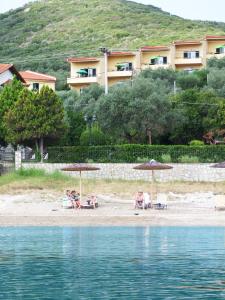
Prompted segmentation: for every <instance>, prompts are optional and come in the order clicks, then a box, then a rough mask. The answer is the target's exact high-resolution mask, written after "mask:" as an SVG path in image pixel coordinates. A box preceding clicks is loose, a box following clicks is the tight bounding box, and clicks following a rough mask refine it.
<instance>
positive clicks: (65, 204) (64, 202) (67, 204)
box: [62, 198, 74, 209]
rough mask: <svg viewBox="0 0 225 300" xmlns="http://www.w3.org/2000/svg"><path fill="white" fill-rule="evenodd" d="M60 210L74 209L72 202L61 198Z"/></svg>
mask: <svg viewBox="0 0 225 300" xmlns="http://www.w3.org/2000/svg"><path fill="white" fill-rule="evenodd" d="M62 208H65V209H71V208H74V207H73V203H72V201H71V200H70V199H68V198H63V199H62Z"/></svg>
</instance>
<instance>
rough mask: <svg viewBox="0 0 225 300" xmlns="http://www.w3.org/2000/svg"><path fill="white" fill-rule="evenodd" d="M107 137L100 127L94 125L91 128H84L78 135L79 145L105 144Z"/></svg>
mask: <svg viewBox="0 0 225 300" xmlns="http://www.w3.org/2000/svg"><path fill="white" fill-rule="evenodd" d="M106 144H107V139H106V136H105V135H104V133H103V132H102V131H101V129H99V128H97V127H94V128H91V130H89V129H86V130H85V131H83V133H82V134H81V136H80V145H81V146H89V145H91V146H97V145H106Z"/></svg>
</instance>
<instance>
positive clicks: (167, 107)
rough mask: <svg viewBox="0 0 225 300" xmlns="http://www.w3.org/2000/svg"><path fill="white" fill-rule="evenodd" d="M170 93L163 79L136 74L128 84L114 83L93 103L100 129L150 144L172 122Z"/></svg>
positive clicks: (130, 140) (122, 137)
mask: <svg viewBox="0 0 225 300" xmlns="http://www.w3.org/2000/svg"><path fill="white" fill-rule="evenodd" d="M170 92H171V87H169V86H168V84H167V82H164V81H162V80H160V79H158V80H153V79H151V78H143V77H139V78H137V79H136V80H134V82H133V86H132V87H130V86H129V85H128V84H123V85H120V86H115V87H114V88H112V89H111V90H110V93H109V94H108V95H102V96H101V97H100V98H99V101H98V102H97V104H96V106H95V110H96V114H97V119H98V121H99V123H100V126H101V128H102V129H103V130H104V132H107V133H108V134H110V135H111V136H114V137H115V139H117V140H120V141H123V140H124V141H127V142H129V143H135V142H139V143H145V142H146V141H148V143H152V137H157V136H158V135H162V134H164V133H165V132H167V131H169V130H170V128H171V126H172V125H173V122H171V120H172V119H173V117H174V116H173V114H172V111H171V109H172V105H171V103H170V101H169V96H168V95H169V94H170Z"/></svg>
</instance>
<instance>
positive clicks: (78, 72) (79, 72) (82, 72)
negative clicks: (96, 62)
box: [77, 69, 88, 75]
mask: <svg viewBox="0 0 225 300" xmlns="http://www.w3.org/2000/svg"><path fill="white" fill-rule="evenodd" d="M77 74H85V75H86V74H88V72H87V71H86V70H84V69H80V70H79V71H77Z"/></svg>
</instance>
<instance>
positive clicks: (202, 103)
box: [171, 89, 220, 144]
mask: <svg viewBox="0 0 225 300" xmlns="http://www.w3.org/2000/svg"><path fill="white" fill-rule="evenodd" d="M173 101H174V102H175V108H177V109H179V112H180V115H182V116H183V122H182V123H180V124H179V126H177V127H176V128H175V129H174V131H173V132H172V135H171V140H172V141H173V142H174V143H180V144H187V143H189V142H190V141H191V140H194V139H200V140H201V139H202V137H203V135H204V133H205V132H207V131H208V130H210V129H211V128H212V127H214V126H215V125H214V124H215V123H216V122H217V121H216V119H217V111H218V108H219V106H218V104H219V101H220V99H219V98H218V97H217V96H216V95H215V93H213V91H211V90H208V89H203V90H198V89H189V90H186V91H183V92H181V93H179V94H177V95H176V96H175V97H174V98H173Z"/></svg>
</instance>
